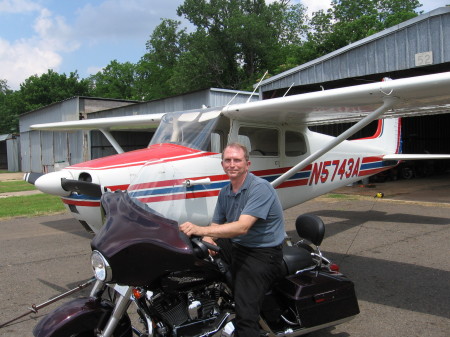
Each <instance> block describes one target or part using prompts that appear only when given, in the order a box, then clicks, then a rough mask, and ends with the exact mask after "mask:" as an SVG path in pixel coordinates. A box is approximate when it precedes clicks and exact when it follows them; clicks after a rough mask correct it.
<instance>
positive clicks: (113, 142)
mask: <svg viewBox="0 0 450 337" xmlns="http://www.w3.org/2000/svg"><path fill="white" fill-rule="evenodd" d="M99 130H100V131H101V132H102V133H103V135H104V136H105V137H106V139H108V141H109V142H110V143H111V145H112V147H113V148H114V150H116V152H117V153H124V152H125V151H124V150H123V149H122V147H121V146H120V145H119V143H117V141H116V140H115V139H114V137H113V135H112V134H111V132H109V131H108V130H106V129H99Z"/></svg>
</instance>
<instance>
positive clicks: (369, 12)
mask: <svg viewBox="0 0 450 337" xmlns="http://www.w3.org/2000/svg"><path fill="white" fill-rule="evenodd" d="M420 6H421V4H420V3H419V1H418V0H333V1H332V3H331V8H330V9H329V10H328V11H327V12H324V11H319V12H317V13H315V14H314V16H313V18H312V20H311V27H312V29H311V31H310V32H309V34H308V41H309V42H310V43H311V46H310V47H312V50H315V51H316V52H315V55H314V56H315V57H319V56H322V55H324V54H327V53H330V52H332V51H334V50H336V49H339V48H342V47H344V46H346V45H348V44H350V43H353V42H356V41H358V40H361V39H363V38H365V37H368V36H370V35H372V34H374V33H377V32H379V31H381V30H383V29H386V28H389V27H392V26H394V25H396V24H399V23H400V22H403V21H405V20H409V19H411V18H413V17H415V16H417V15H418V14H417V13H416V11H415V10H416V8H418V7H420Z"/></svg>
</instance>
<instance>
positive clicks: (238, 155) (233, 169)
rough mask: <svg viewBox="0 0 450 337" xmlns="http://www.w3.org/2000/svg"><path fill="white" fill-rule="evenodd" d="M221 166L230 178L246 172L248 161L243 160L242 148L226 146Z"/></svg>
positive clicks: (240, 175) (238, 176)
mask: <svg viewBox="0 0 450 337" xmlns="http://www.w3.org/2000/svg"><path fill="white" fill-rule="evenodd" d="M222 167H223V170H224V171H225V173H226V174H227V175H228V177H229V178H230V179H237V178H240V177H242V176H244V175H245V174H246V173H247V172H248V168H249V167H250V162H249V161H247V160H245V155H244V151H243V150H242V149H240V148H235V147H228V148H226V149H225V152H224V153H223V160H222Z"/></svg>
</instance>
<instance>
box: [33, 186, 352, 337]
mask: <svg viewBox="0 0 450 337" xmlns="http://www.w3.org/2000/svg"><path fill="white" fill-rule="evenodd" d="M102 206H103V208H104V209H105V214H106V215H107V217H106V220H105V224H104V225H103V227H102V230H101V231H100V232H99V233H98V234H97V235H96V236H95V237H94V239H93V240H92V242H91V247H92V256H91V263H92V268H93V271H94V274H95V278H96V283H95V285H94V286H93V289H92V290H91V292H90V296H89V297H83V298H77V299H75V300H72V301H70V302H68V303H66V304H63V305H62V306H60V307H59V308H57V309H56V310H54V311H53V312H50V313H49V314H47V315H46V316H45V317H44V318H43V319H42V320H41V321H40V322H39V323H38V325H37V326H36V327H35V329H34V331H33V333H34V336H36V337H50V336H51V337H69V336H72V337H75V336H76V337H87V336H100V337H110V336H114V337H119V336H120V337H126V336H132V335H133V333H134V334H136V335H137V336H158V337H159V336H161V337H163V336H167V337H168V336H171V337H175V336H184V337H186V336H233V335H234V325H233V322H234V321H233V318H234V304H233V291H232V289H233V285H232V284H230V281H229V280H230V277H229V274H230V271H229V268H228V265H227V263H226V261H225V260H226V259H225V260H224V259H223V258H221V257H220V256H222V255H225V254H218V255H216V256H217V257H211V256H210V254H209V252H208V250H209V249H216V250H217V249H218V248H217V247H216V246H212V245H209V244H208V243H206V242H204V241H202V240H201V239H200V238H189V237H187V236H186V235H184V234H183V233H181V232H180V231H179V229H178V223H177V222H176V221H174V220H170V219H167V218H165V217H163V216H162V215H161V214H158V212H156V211H154V210H152V209H151V208H149V207H148V206H147V205H146V204H142V203H140V202H139V201H137V200H136V199H134V198H132V197H130V195H129V194H127V193H124V192H116V193H106V194H104V195H103V197H102ZM296 229H297V233H298V235H299V237H300V238H301V240H300V241H299V242H298V243H296V244H295V245H292V244H290V242H289V241H288V240H287V243H286V244H285V246H284V248H283V254H284V262H283V268H284V271H285V272H284V275H280V279H279V280H278V281H277V282H276V283H275V284H274V285H273V287H272V289H271V291H270V292H268V293H267V295H266V298H265V301H264V304H263V307H262V311H261V316H260V326H261V335H262V336H299V335H303V334H307V333H310V332H312V331H316V330H319V329H323V328H326V327H329V326H334V325H337V324H340V323H343V322H345V321H348V320H350V319H351V318H353V317H354V316H355V315H357V314H358V313H359V307H358V302H357V299H356V296H355V291H354V285H353V283H352V282H351V281H350V280H349V279H348V278H346V277H345V276H344V275H343V274H341V273H340V272H339V271H338V268H337V266H336V265H334V264H332V263H331V262H330V261H329V260H328V259H326V258H325V257H324V256H322V253H321V252H320V250H319V247H318V246H319V245H320V243H321V242H322V239H323V237H324V233H325V227H324V224H323V222H322V220H321V219H320V218H318V217H316V216H312V215H302V216H299V217H298V218H297V220H296ZM131 303H134V304H135V307H136V310H137V314H138V319H135V320H133V321H138V324H140V326H141V327H139V330H138V327H137V326H136V325H137V324H132V323H131V320H130V317H129V316H128V313H127V312H129V311H130V310H131V308H129V307H130V304H131Z"/></svg>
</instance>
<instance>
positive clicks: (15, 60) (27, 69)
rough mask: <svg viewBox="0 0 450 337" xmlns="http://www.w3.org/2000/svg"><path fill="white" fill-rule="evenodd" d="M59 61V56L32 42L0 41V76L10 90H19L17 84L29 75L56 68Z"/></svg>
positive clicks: (60, 59)
mask: <svg viewBox="0 0 450 337" xmlns="http://www.w3.org/2000/svg"><path fill="white" fill-rule="evenodd" d="M61 61H62V58H61V56H60V55H58V54H57V53H55V52H54V51H52V50H48V49H45V48H41V47H40V46H39V44H35V43H33V42H32V41H29V40H19V41H16V42H14V43H13V44H11V43H10V42H9V41H6V40H3V39H0V64H1V66H0V67H1V74H2V75H1V76H2V77H4V78H6V79H7V80H8V86H9V87H10V88H11V89H14V90H17V89H19V84H20V83H22V82H23V81H24V80H25V79H26V78H28V77H30V76H31V75H35V74H39V75H40V74H43V73H45V72H47V70H48V69H51V68H57V67H58V66H59V65H60V64H61Z"/></svg>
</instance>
